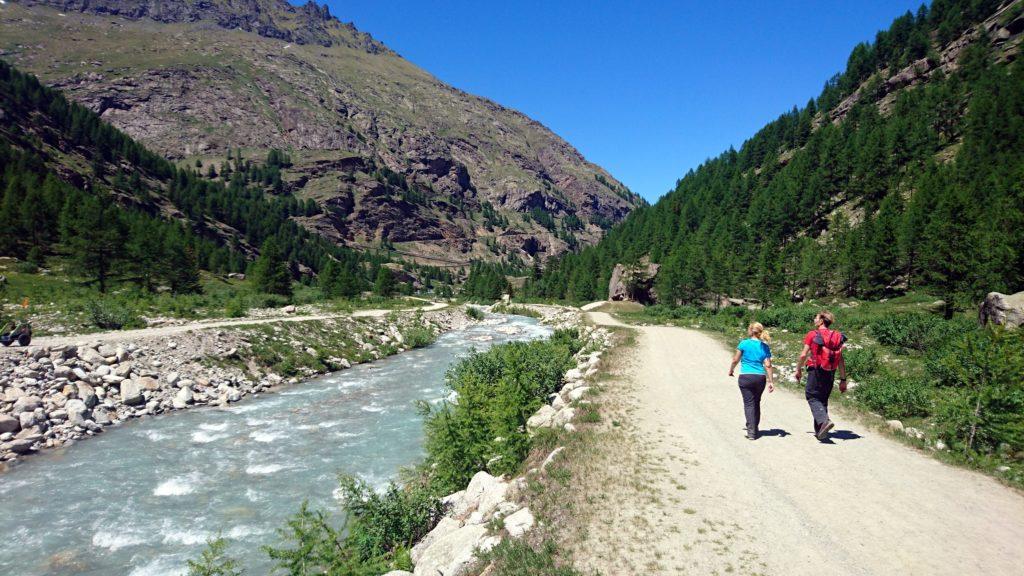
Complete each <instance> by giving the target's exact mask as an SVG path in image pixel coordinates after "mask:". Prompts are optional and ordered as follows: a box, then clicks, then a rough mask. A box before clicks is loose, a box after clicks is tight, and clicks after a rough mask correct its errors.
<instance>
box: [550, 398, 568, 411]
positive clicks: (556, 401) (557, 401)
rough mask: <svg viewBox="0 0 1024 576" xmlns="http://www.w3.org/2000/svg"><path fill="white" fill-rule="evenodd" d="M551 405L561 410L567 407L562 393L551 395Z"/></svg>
mask: <svg viewBox="0 0 1024 576" xmlns="http://www.w3.org/2000/svg"><path fill="white" fill-rule="evenodd" d="M551 407H552V408H554V409H555V410H561V409H562V408H565V400H562V395H561V394H552V395H551Z"/></svg>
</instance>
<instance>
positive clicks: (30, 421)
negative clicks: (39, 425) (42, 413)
mask: <svg viewBox="0 0 1024 576" xmlns="http://www.w3.org/2000/svg"><path fill="white" fill-rule="evenodd" d="M36 420H37V418H36V414H35V412H28V411H25V412H22V413H21V414H18V424H20V425H21V429H22V430H24V429H25V428H31V427H32V426H35V425H36Z"/></svg>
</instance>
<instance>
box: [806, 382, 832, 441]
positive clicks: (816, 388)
mask: <svg viewBox="0 0 1024 576" xmlns="http://www.w3.org/2000/svg"><path fill="white" fill-rule="evenodd" d="M835 380H836V371H835V370H822V369H821V368H808V369H807V386H806V387H805V388H804V395H805V396H806V398H807V405H808V406H810V407H811V415H812V416H814V432H815V433H817V432H818V428H821V425H822V424H824V423H825V422H828V397H829V396H831V395H832V385H833V384H834V383H835Z"/></svg>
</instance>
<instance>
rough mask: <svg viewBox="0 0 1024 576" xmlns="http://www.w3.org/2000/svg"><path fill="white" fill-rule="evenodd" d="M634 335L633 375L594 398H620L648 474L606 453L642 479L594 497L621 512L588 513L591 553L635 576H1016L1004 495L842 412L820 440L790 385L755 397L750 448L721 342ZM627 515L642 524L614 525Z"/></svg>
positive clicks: (1020, 559)
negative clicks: (756, 427)
mask: <svg viewBox="0 0 1024 576" xmlns="http://www.w3.org/2000/svg"><path fill="white" fill-rule="evenodd" d="M590 317H591V318H592V319H593V320H594V321H595V322H596V323H598V324H605V325H617V324H619V323H618V322H617V321H615V320H614V319H613V318H611V317H610V316H609V315H608V314H605V313H600V312H592V313H590ZM636 329H637V347H636V349H635V351H634V355H635V357H634V358H633V359H632V360H631V363H630V366H631V367H632V369H631V371H630V374H631V375H632V376H633V378H632V382H631V383H623V384H622V385H621V386H620V385H612V386H609V390H607V391H606V392H605V395H607V396H610V397H611V398H610V400H614V399H615V397H616V396H619V398H620V399H622V400H623V401H624V402H625V403H626V404H628V405H629V406H631V408H629V409H628V410H627V414H628V416H627V418H628V422H627V426H628V428H629V429H630V430H631V432H630V434H629V441H630V442H631V443H632V444H633V446H632V447H631V449H632V450H635V451H636V454H637V455H638V456H637V459H638V460H641V461H645V462H648V465H647V466H648V468H647V470H648V472H650V471H651V470H654V471H656V473H642V474H639V475H638V473H637V469H636V467H635V466H634V464H635V462H634V463H629V462H628V459H625V458H623V459H621V460H622V461H623V462H624V463H623V465H622V466H623V468H624V469H623V470H621V471H620V472H621V476H622V477H623V478H633V479H634V480H633V482H634V483H635V484H640V483H643V486H641V487H639V488H625V486H626V484H628V482H629V481H625V482H622V483H618V484H615V485H609V486H607V487H606V488H604V489H605V490H606V491H608V493H607V494H603V495H600V494H598V495H594V498H593V500H594V501H601V500H602V499H604V500H606V501H609V502H611V503H612V504H613V505H614V506H617V507H620V508H624V510H622V511H621V513H620V512H614V511H613V512H611V513H612V514H620V515H621V521H618V522H616V521H615V520H614V519H610V518H608V517H607V516H598V515H595V518H594V519H593V521H591V525H590V526H589V529H588V533H589V534H602V533H603V535H604V538H602V537H601V536H598V537H597V538H595V540H596V541H595V542H594V543H593V544H589V545H590V546H594V547H595V550H600V549H601V547H602V546H613V547H614V548H613V549H615V550H616V554H617V555H623V556H626V557H627V558H625V559H624V560H626V561H627V563H628V564H629V565H633V566H644V567H645V568H644V573H647V574H662V573H663V574H678V573H691V574H725V573H737V574H779V575H802V574H808V575H810V574H814V575H821V574H829V575H845V574H851V575H852V574H856V575H866V574H878V575H889V574H921V575H925V574H927V575H936V574H950V575H954V574H955V575H962V574H986V575H988V576H993V575H999V574H1006V575H1011V574H1012V575H1018V574H1021V573H1022V572H1021V570H1022V566H1024V544H1022V543H1024V497H1022V496H1021V495H1020V494H1019V493H1018V492H1016V491H1014V490H1012V489H1009V488H1007V487H1005V486H1002V485H1000V484H999V483H998V482H996V481H995V480H993V479H991V478H988V477H986V476H984V475H982V474H978V473H975V472H971V471H968V470H964V469H960V468H955V467H952V466H948V465H946V464H943V463H941V462H939V461H937V460H935V459H933V458H930V457H928V456H927V455H925V454H921V453H919V452H917V451H916V450H914V449H911V448H909V447H907V446H904V445H902V444H899V443H897V442H895V441H892V440H889V439H887V438H885V437H883V436H881V435H880V434H878V433H876V432H874V431H872V430H869V429H866V428H864V427H863V426H861V425H859V424H857V423H856V421H855V420H854V419H852V418H848V417H846V416H844V415H843V414H834V415H833V418H834V419H835V420H836V421H837V426H836V429H835V431H834V432H835V434H834V437H833V440H832V442H831V443H824V444H823V443H819V442H817V441H816V440H815V439H814V438H813V437H812V435H811V432H810V428H811V422H810V420H811V417H810V413H809V410H808V408H807V405H806V402H805V401H804V398H803V396H802V394H797V393H794V392H792V391H789V390H777V391H776V392H775V393H774V394H770V395H769V394H767V393H766V394H765V397H764V399H763V401H762V414H763V415H762V423H761V429H762V430H763V431H767V433H768V434H769V435H767V436H764V437H762V438H761V439H759V440H757V441H755V442H751V441H749V440H747V439H746V438H745V437H744V431H743V430H742V428H743V406H742V402H741V399H740V394H739V391H738V390H737V386H736V382H735V379H732V378H729V377H727V376H726V373H727V372H728V365H729V358H730V352H729V350H727V349H726V347H724V346H723V345H722V344H720V343H719V342H717V341H715V340H714V339H712V338H710V337H709V336H707V335H705V334H702V333H700V332H698V331H694V330H686V329H681V328H671V327H637V328H636ZM836 393H838V391H837V392H836ZM620 454H621V452H620ZM615 461H616V460H615V459H612V466H615ZM629 467H632V469H630V468H629ZM608 475H609V477H615V476H616V475H617V472H616V471H615V470H612V471H610V472H609V473H608ZM641 481H642V482H641ZM617 491H618V492H619V493H616V492H617ZM651 503H655V504H651ZM612 510H614V508H613V509H612ZM638 515H644V516H645V517H644V518H642V520H643V521H644V522H646V523H647V524H649V525H650V527H649V528H641V529H632V530H631V529H629V527H628V526H626V524H628V523H630V522H632V523H633V524H638V522H637V519H638ZM612 526H614V528H612V529H611V530H609V527H612ZM616 539H619V541H618V542H616V541H615V540H616ZM602 540H608V541H607V542H603V543H602ZM622 540H625V541H622ZM605 549H607V548H605ZM603 562H606V564H605V565H604V566H602V565H600V563H596V564H595V563H594V562H590V563H589V564H590V567H592V568H598V569H601V571H602V572H603V573H606V574H610V573H618V572H617V570H616V568H615V565H614V564H613V558H611V557H609V558H608V560H606V561H603ZM620 566H621V564H620Z"/></svg>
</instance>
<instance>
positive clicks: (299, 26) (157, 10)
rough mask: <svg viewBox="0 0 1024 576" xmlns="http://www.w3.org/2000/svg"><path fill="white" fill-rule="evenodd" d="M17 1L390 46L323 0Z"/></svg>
mask: <svg viewBox="0 0 1024 576" xmlns="http://www.w3.org/2000/svg"><path fill="white" fill-rule="evenodd" d="M21 4H25V5H28V6H33V5H42V6H49V7H51V8H57V9H59V10H62V11H64V12H83V13H89V14H100V15H113V16H120V17H122V18H128V19H131V20H141V19H150V20H154V21H157V22H164V23H172V22H197V21H208V22H213V23H216V24H217V25H218V26H220V27H221V28H226V29H229V30H234V29H240V30H245V31H246V32H254V33H256V34H259V35H260V36H264V37H267V38H277V39H280V40H283V41H286V42H294V43H296V44H319V45H320V46H325V47H326V46H333V45H336V44H342V45H346V46H349V47H351V48H357V49H360V50H364V51H366V52H368V53H370V54H379V53H387V52H390V50H389V49H388V48H387V47H386V46H384V44H383V43H381V42H379V41H378V40H375V39H374V38H373V37H372V36H370V35H369V34H367V33H365V32H360V31H359V30H357V29H356V27H355V26H354V25H352V24H351V23H344V22H341V21H340V20H338V19H337V18H336V17H334V16H332V15H331V12H330V10H329V9H328V7H327V6H326V5H320V4H318V3H316V2H314V1H313V0H309V1H308V2H306V3H305V4H302V5H300V6H296V5H293V4H290V3H289V2H286V1H285V0H169V1H162V2H156V1H154V0H22V1H21Z"/></svg>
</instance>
